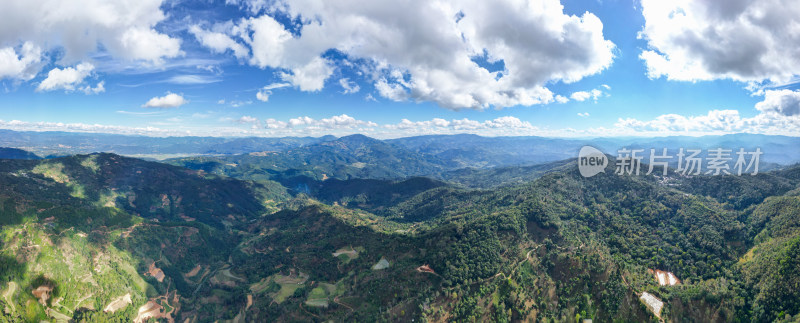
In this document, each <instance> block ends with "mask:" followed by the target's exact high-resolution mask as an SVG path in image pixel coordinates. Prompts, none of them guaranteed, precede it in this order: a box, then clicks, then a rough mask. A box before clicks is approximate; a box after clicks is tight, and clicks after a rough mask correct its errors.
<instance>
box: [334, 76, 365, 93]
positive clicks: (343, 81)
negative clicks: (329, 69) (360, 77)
mask: <svg viewBox="0 0 800 323" xmlns="http://www.w3.org/2000/svg"><path fill="white" fill-rule="evenodd" d="M339 86H341V87H342V89H343V90H344V92H343V93H344V94H350V93H356V92H358V91H360V90H361V87H360V86H358V84H356V82H351V81H350V80H349V79H348V78H346V77H345V78H340V79H339Z"/></svg>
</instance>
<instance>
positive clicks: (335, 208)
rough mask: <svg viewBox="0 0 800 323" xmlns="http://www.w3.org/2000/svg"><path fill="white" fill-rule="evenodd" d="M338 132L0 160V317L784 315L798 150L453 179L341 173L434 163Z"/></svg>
mask: <svg viewBox="0 0 800 323" xmlns="http://www.w3.org/2000/svg"><path fill="white" fill-rule="evenodd" d="M343 139H344V140H342V139H340V140H334V141H330V142H326V143H323V144H318V145H312V146H314V147H303V149H300V150H298V151H295V152H291V151H290V152H291V153H290V154H289V155H288V156H294V157H296V158H297V159H295V160H294V162H296V163H297V164H295V165H302V162H299V161H300V160H305V162H306V163H308V165H303V166H302V167H301V168H300V169H297V168H292V169H295V170H297V171H295V173H292V172H290V171H289V169H287V168H281V167H287V166H288V165H290V163H289V162H288V161H286V159H285V158H283V157H282V158H281V159H273V160H272V161H274V162H278V161H281V162H282V163H286V164H281V165H284V166H270V168H259V167H257V166H256V165H268V163H265V162H263V160H264V158H265V157H266V158H267V159H268V156H269V154H264V156H253V155H245V156H238V157H236V158H241V159H240V160H239V161H246V159H247V158H256V157H258V158H259V159H258V161H259V162H258V164H254V163H241V164H237V165H236V166H230V165H226V164H223V162H224V163H231V162H236V161H235V160H224V161H221V160H213V161H212V160H199V159H192V160H182V162H186V163H188V162H189V161H191V162H194V163H196V164H194V166H196V167H195V168H198V169H199V170H189V169H186V168H180V167H176V166H172V165H166V164H160V163H154V162H146V161H142V160H137V159H131V158H125V157H121V156H117V155H113V154H93V155H77V156H71V157H64V158H57V159H50V160H2V161H0V219H2V223H0V225H2V226H1V227H0V277H2V280H0V282H2V284H1V285H0V309H3V312H2V316H0V321H2V320H5V321H39V320H69V319H72V320H75V321H86V322H102V321H134V320H143V319H144V318H145V317H147V316H151V317H154V318H159V319H164V320H171V319H172V320H177V321H180V322H184V321H186V320H189V321H190V322H191V321H199V322H206V321H226V320H232V321H237V322H244V321H320V322H321V321H329V320H332V321H358V322H362V321H412V320H414V321H457V322H461V321H528V320H533V321H544V320H547V321H567V320H576V319H586V318H590V319H593V320H596V321H599V322H606V321H648V320H656V316H655V314H654V313H658V315H660V317H661V318H662V319H664V320H669V321H673V320H681V321H685V320H688V321H704V322H706V321H722V322H724V321H773V320H783V319H794V318H800V317H794V318H793V315H798V314H800V304H798V303H797V301H796V300H797V299H798V297H797V296H798V291H800V288H798V286H800V285H798V279H799V277H800V266H798V262H797V259H800V258H799V257H798V254H799V253H800V230H798V228H799V227H798V225H797V224H798V219H800V213H799V212H800V211H799V210H800V207H799V205H800V200H798V196H799V195H798V190H799V189H798V182H799V181H798V179H799V178H800V177H798V176H797V175H798V174H800V167H790V168H786V169H783V170H778V171H772V172H768V173H763V174H759V175H757V176H742V177H735V178H734V177H694V178H687V177H681V176H679V175H677V174H674V173H672V172H670V173H669V174H668V176H667V177H664V178H662V177H655V176H618V175H614V174H613V172H611V171H607V172H606V173H601V174H598V175H597V176H595V177H592V178H583V177H581V176H580V175H579V174H578V171H577V167H576V164H575V163H574V161H564V162H560V163H554V164H551V165H548V166H547V167H542V168H530V169H529V168H520V169H516V170H515V169H513V168H508V169H496V170H494V171H493V172H490V173H482V171H464V172H465V174H466V175H471V177H470V176H466V175H463V176H462V177H466V178H470V180H469V181H467V180H465V184H455V185H453V184H447V183H445V182H440V181H437V180H433V179H428V178H408V179H404V180H390V179H368V178H367V179H359V178H348V177H347V176H346V175H345V174H348V172H349V171H355V170H353V169H350V168H347V167H344V168H336V167H332V165H350V164H352V163H353V162H362V163H367V161H369V162H371V163H374V164H373V166H371V167H372V168H371V172H372V171H374V172H375V173H369V174H382V173H381V172H380V171H378V170H381V169H383V170H385V171H386V172H390V171H394V172H395V173H402V172H413V171H414V170H415V169H421V168H425V167H429V166H430V165H436V164H433V163H428V162H427V161H425V160H417V161H416V163H412V160H411V159H412V158H413V156H418V155H411V154H406V151H404V150H398V149H397V147H395V146H392V145H390V144H387V143H384V142H375V141H373V140H371V139H369V138H364V137H352V138H346V139H345V138H343ZM312 151H313V152H314V154H312V153H311V152H312ZM336 154H339V155H340V157H338V158H339V159H336V158H334V157H335V156H336ZM391 156H394V157H397V156H401V157H402V158H397V160H395V159H393V158H392V157H391ZM434 160H435V159H434ZM403 162H407V163H409V164H407V165H406V166H405V167H407V168H403V169H401V168H400V167H401V165H400V164H401V163H403ZM314 163H319V165H321V166H319V167H321V168H322V169H323V170H322V171H324V172H326V173H323V174H326V175H328V176H329V177H330V178H327V179H323V178H317V177H313V176H306V175H305V174H306V173H304V172H306V171H307V172H310V174H311V175H315V174H316V173H315V172H316V171H320V170H319V169H315V168H314V167H315V166H314V165H316V164H314ZM243 165H250V166H246V167H242V166H243ZM228 167H230V168H228ZM417 167H419V168H417ZM430 167H431V169H436V168H437V167H440V166H435V167H434V166H430ZM240 168H241V169H240ZM363 168H366V167H362V168H356V169H363ZM221 169H222V170H225V174H227V175H230V176H240V177H241V178H242V179H233V178H230V177H227V176H221V175H217V174H214V173H217V172H219V171H220V170H221ZM398 169H399V170H398ZM234 170H235V171H234ZM329 171H330V174H328V173H327V172H329ZM527 172H532V173H534V175H530V174H528V175H526V173H527ZM356 174H357V173H356ZM503 174H507V175H503ZM361 175H364V174H363V173H362V174H361ZM440 175H441V174H440ZM340 176H341V177H340ZM441 176H443V177H444V176H445V175H441ZM504 176H505V177H507V178H508V179H511V180H508V181H506V180H503V179H497V180H496V181H494V180H493V178H495V177H504ZM528 176H530V177H528ZM378 177H380V176H378ZM698 178H701V179H704V180H699V179H698ZM271 179H275V180H277V182H276V181H272V180H271ZM484 182H487V183H484ZM281 183H283V184H281ZM466 183H472V184H466ZM497 183H505V184H504V185H496V184H497ZM765 183H771V184H772V186H769V187H765V189H764V190H761V191H759V190H758V189H757V188H758V187H761V185H764V184H765ZM469 186H473V187H484V189H471V188H468V187H469ZM737 192H743V193H744V194H737ZM748 192H751V193H748ZM665 272H669V273H671V274H672V275H674V276H669V277H675V278H677V280H676V281H675V282H677V284H675V285H661V284H660V283H659V280H658V279H657V277H658V275H659V273H660V274H661V275H662V276H661V277H662V278H663V277H668V276H665V275H667V274H665ZM667 281H669V280H667ZM640 298H642V299H650V300H656V302H660V303H651V306H652V304H661V305H662V307H661V308H660V310H659V311H653V310H652V307H648V306H647V305H645V303H644V302H643V301H642V300H640Z"/></svg>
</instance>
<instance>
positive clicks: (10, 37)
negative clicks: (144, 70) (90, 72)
mask: <svg viewBox="0 0 800 323" xmlns="http://www.w3.org/2000/svg"><path fill="white" fill-rule="evenodd" d="M161 5H162V0H120V1H105V0H62V1H51V0H11V1H5V2H4V5H3V10H0V44H6V45H8V44H11V45H14V44H18V43H19V42H21V41H23V42H31V43H33V44H35V45H36V46H38V47H40V48H42V49H43V50H44V51H45V52H46V51H50V50H51V49H63V51H62V52H61V54H63V55H62V56H61V60H60V62H59V63H60V64H62V65H71V64H74V63H76V62H79V61H83V60H86V59H87V58H88V57H89V54H91V53H94V52H97V51H98V48H103V49H104V50H106V51H107V52H108V53H110V54H111V55H112V56H114V57H117V58H122V59H125V60H143V61H147V62H149V63H152V64H161V63H163V59H164V58H172V57H177V56H180V55H182V54H183V53H182V52H181V50H180V43H181V41H180V39H179V38H173V37H170V36H168V35H166V34H163V33H160V32H158V31H156V30H155V29H154V27H155V26H156V24H158V23H159V22H161V21H163V20H164V19H165V18H166V16H165V14H164V12H163V11H162V10H161Z"/></svg>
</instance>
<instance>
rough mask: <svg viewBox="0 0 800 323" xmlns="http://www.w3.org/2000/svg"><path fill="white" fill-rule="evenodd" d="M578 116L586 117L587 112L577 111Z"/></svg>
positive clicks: (587, 115)
mask: <svg viewBox="0 0 800 323" xmlns="http://www.w3.org/2000/svg"><path fill="white" fill-rule="evenodd" d="M578 116H579V117H581V118H588V117H589V112H578Z"/></svg>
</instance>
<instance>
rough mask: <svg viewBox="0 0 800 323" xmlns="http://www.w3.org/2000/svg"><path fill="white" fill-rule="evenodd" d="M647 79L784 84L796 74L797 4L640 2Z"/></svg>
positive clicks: (787, 0)
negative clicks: (643, 20) (719, 80)
mask: <svg viewBox="0 0 800 323" xmlns="http://www.w3.org/2000/svg"><path fill="white" fill-rule="evenodd" d="M641 3H642V14H643V15H644V18H645V25H644V28H643V30H642V31H641V33H640V37H641V38H643V39H645V40H647V43H648V47H649V49H648V50H645V51H643V52H642V53H641V55H640V58H641V59H643V60H644V61H645V64H646V66H647V74H648V76H649V77H651V78H659V77H662V76H665V77H666V78H667V79H669V80H679V81H699V80H714V79H733V80H737V81H743V82H762V81H765V80H769V81H771V82H773V83H781V82H786V81H787V80H789V79H791V78H792V77H793V76H795V75H797V73H798V71H800V55H798V52H797V44H799V43H800V32H799V31H800V29H799V28H800V27H798V26H800V2H797V1H795V0H773V1H747V0H731V1H692V0H674V1H662V0H642V2H641Z"/></svg>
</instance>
